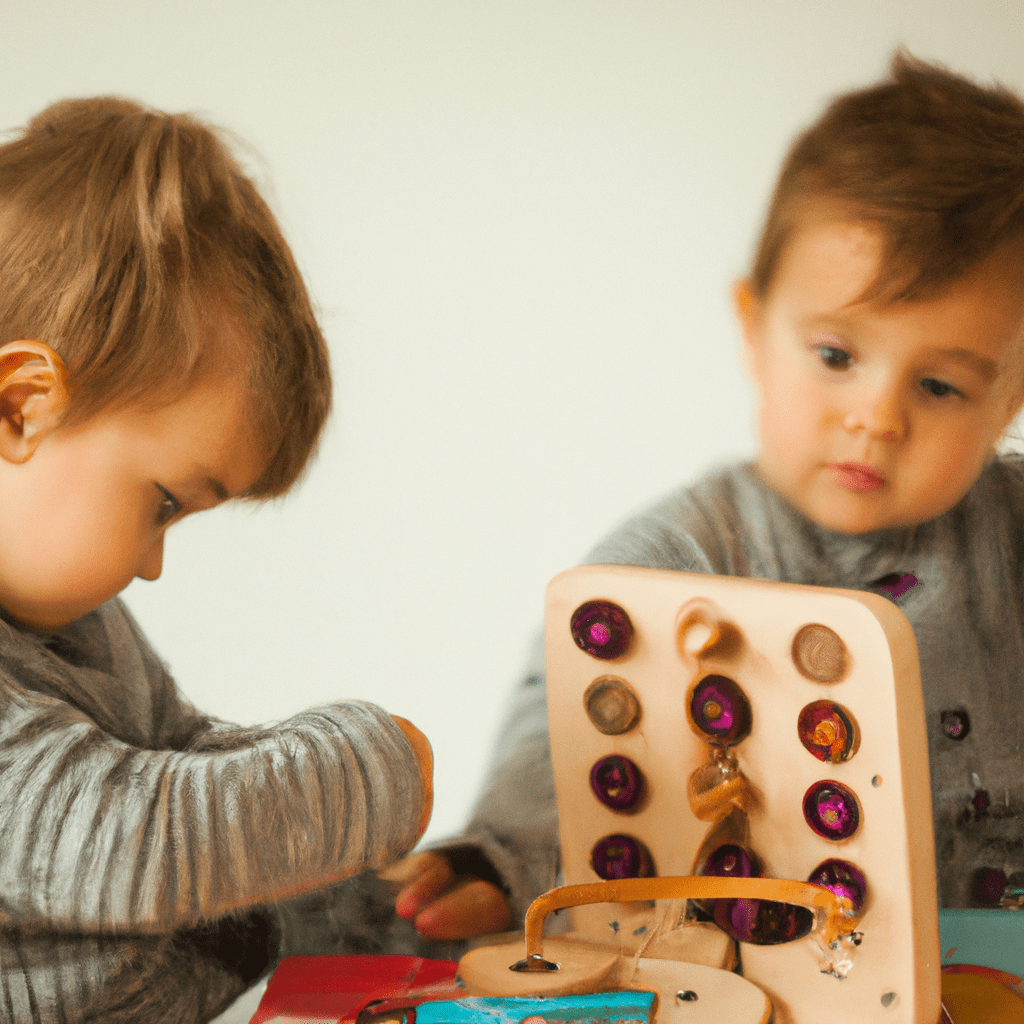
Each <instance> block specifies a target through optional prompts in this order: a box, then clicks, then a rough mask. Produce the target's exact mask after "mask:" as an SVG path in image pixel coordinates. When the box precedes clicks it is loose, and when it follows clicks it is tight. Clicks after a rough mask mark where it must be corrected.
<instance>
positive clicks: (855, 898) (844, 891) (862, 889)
mask: <svg viewBox="0 0 1024 1024" xmlns="http://www.w3.org/2000/svg"><path fill="white" fill-rule="evenodd" d="M807 881H808V882H813V883H814V884H815V885H823V886H824V887H825V888H826V889H831V890H832V892H834V893H835V894H836V895H837V896H845V897H846V898H847V899H848V900H849V901H850V903H851V904H853V913H854V914H859V913H860V910H861V907H863V906H864V899H865V897H866V896H867V891H868V883H867V880H866V879H865V878H864V872H863V871H861V870H860V868H856V867H854V866H853V865H852V864H851V863H850V862H849V861H846V860H826V861H824V862H823V863H821V864H819V865H818V866H817V867H816V868H815V869H814V870H813V871H812V872H811V876H810V878H808V879H807Z"/></svg>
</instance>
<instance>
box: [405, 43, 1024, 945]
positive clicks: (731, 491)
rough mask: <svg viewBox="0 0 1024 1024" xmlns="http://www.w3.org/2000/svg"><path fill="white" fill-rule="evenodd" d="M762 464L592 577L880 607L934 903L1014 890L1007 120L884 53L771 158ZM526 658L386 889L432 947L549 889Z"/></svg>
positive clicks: (1023, 810)
mask: <svg viewBox="0 0 1024 1024" xmlns="http://www.w3.org/2000/svg"><path fill="white" fill-rule="evenodd" d="M735 299H736V308H737V313H738V318H739V323H740V327H741V331H742V335H743V340H744V353H745V356H746V361H747V366H748V370H749V373H750V376H751V377H752V379H753V382H754V385H755V390H756V394H757V400H758V428H759V431H758V432H759V451H758V454H757V457H756V458H755V460H754V461H753V462H751V463H749V464H744V465H739V466H735V467H731V468H727V469H724V470H720V471H718V472H715V473H712V474H711V475H709V476H707V477H706V478H704V479H703V480H701V481H699V482H698V483H696V484H694V485H691V486H688V487H686V488H684V489H683V490H681V491H679V492H677V493H675V494H672V495H670V496H669V497H668V498H666V499H665V500H663V501H662V502H660V503H659V504H657V505H656V506H655V507H654V508H652V509H651V510H649V511H647V512H645V513H642V514H640V515H638V516H637V517H635V518H634V519H632V520H630V521H629V522H627V523H626V524H624V525H623V526H621V527H620V528H618V529H617V530H616V531H614V532H613V533H612V534H611V535H610V536H609V537H608V538H607V539H606V540H605V541H604V542H603V543H602V544H600V545H599V546H598V547H597V548H596V549H595V550H594V551H593V552H591V554H590V556H589V557H588V559H587V561H589V562H592V563H618V564H624V565H641V566H651V567H655V568H662V569H675V570H680V571H686V572H707V573H716V574H721V575H730V576H748V577H757V578H761V579H768V580H780V581H784V582H789V583H801V584H816V585H820V586H828V587H845V588H850V589H858V590H873V591H876V592H878V593H881V594H884V595H886V596H888V597H889V598H891V599H892V600H893V601H894V602H895V603H896V604H897V605H899V606H900V607H901V608H902V610H903V611H904V613H905V614H906V615H907V617H908V619H909V620H910V622H911V624H912V626H913V627H914V631H915V634H916V637H917V642H918V647H919V650H920V657H921V670H922V680H923V686H924V700H925V708H926V713H927V725H928V743H929V758H930V769H931V778H932V789H933V812H934V820H933V821H922V822H921V825H922V827H931V826H932V825H933V824H934V829H935V837H936V844H937V863H938V875H939V888H940V892H939V896H940V904H941V905H943V906H946V907H966V906H995V905H998V904H999V903H1000V902H1001V900H1002V898H1003V896H1004V891H1005V892H1006V893H1007V895H1008V897H1010V898H1013V894H1014V893H1019V892H1020V891H1021V888H1022V884H1024V781H1022V780H1024V773H1022V763H1024V700H1022V694H1024V690H1022V685H1024V684H1022V681H1024V457H1022V456H1020V455H997V445H998V443H999V442H1000V439H1001V438H1002V437H1003V435H1004V433H1005V431H1006V430H1007V428H1008V427H1009V426H1010V424H1011V422H1012V421H1013V419H1014V417H1015V415H1016V414H1017V413H1018V412H1019V410H1020V408H1021V405H1022V402H1024V103H1022V102H1021V100H1020V99H1019V98H1018V97H1017V96H1015V95H1013V94H1012V93H1010V92H1009V91H1007V90H1005V89H1002V88H998V87H992V88H988V87H982V86H979V85H977V84H975V83H973V82H970V81H968V80H966V79H964V78H963V77H961V76H958V75H955V74H953V73H951V72H949V71H947V70H945V69H943V68H940V67H937V66H934V65H929V64H926V63H923V62H920V61H917V60H915V59H913V58H911V57H909V56H908V55H906V54H898V55H897V57H896V58H895V60H894V62H893V66H892V75H891V77H890V78H889V79H888V80H886V81H884V82H882V83H880V84H878V85H876V86H874V87H871V88H868V89H865V90H862V91H858V92H854V93H850V94H848V95H845V96H841V97H840V98H838V99H837V100H836V101H835V102H834V103H832V104H831V105H830V106H829V107H828V109H827V110H826V111H825V113H824V115H823V116H822V117H821V118H820V119H819V120H818V121H817V122H816V123H815V124H813V125H812V126H811V127H810V128H809V129H808V130H807V131H806V132H805V133H804V134H803V135H801V136H800V138H798V139H797V141H796V143H795V145H794V147H793V148H792V150H791V151H790V153H789V156H788V157H787V159H786V161H785V164H784V166H783V169H782V173H781V176H780V179H779V183H778V186H777V189H776V192H775V195H774V198H773V200H772V203H771V206H770V209H769V212H768V217H767V222H766V225H765V228H764V231H763V233H762V237H761V242H760V245H759V247H758V249H757V253H756V256H755V260H754V265H753V269H752V272H751V274H750V276H749V277H748V278H746V279H744V280H742V281H740V282H739V283H738V284H737V285H736V288H735ZM558 848H559V847H558V835H557V815H556V809H555V802H554V787H553V782H552V778H551V767H550V750H549V746H548V736H547V715H546V707H545V694H544V665H543V654H542V651H540V650H539V649H538V654H537V656H536V657H535V658H534V661H533V663H532V664H531V666H530V668H529V669H528V671H527V673H526V674H525V677H524V681H523V683H522V685H521V686H520V687H519V688H518V690H517V691H516V695H515V701H514V705H513V708H512V711H511V713H510V715H509V718H508V720H507V724H506V727H505V729H504V731H503V733H502V736H501V738H500V740H499V745H498V750H497V752H496V754H495V757H494V761H493V768H492V770H491V772H490V774H489V777H488V779H487V781H486V784H485V788H484V792H483V795H482V797H481V799H480V801H479V803H478V806H477V809H476V811H475V813H474V815H473V817H472V820H471V821H470V823H469V825H468V826H467V829H466V831H465V833H464V835H463V836H461V837H459V839H458V840H457V841H454V842H453V843H452V844H450V846H449V848H448V849H447V850H444V849H439V850H437V851H434V852H428V853H424V854H417V855H415V856H414V857H413V858H410V859H409V860H408V861H406V862H404V863H403V864H402V865H400V866H399V867H398V868H397V869H395V870H394V871H393V876H394V877H395V878H398V879H401V882H402V885H403V888H402V890H401V892H400V893H399V895H398V898H397V910H398V913H399V914H400V915H401V916H403V917H405V918H408V919H409V920H411V921H413V922H414V923H415V926H416V928H417V929H418V931H419V932H420V933H421V934H422V935H423V936H426V937H428V938H434V939H454V938H465V937H467V936H471V935H476V934H480V933H485V932H491V931H498V930H501V929H503V928H505V927H508V926H509V925H510V924H515V923H516V922H518V921H521V920H522V916H523V914H524V912H525V909H526V907H527V906H528V905H529V903H530V901H531V900H532V899H533V898H535V897H536V896H537V895H539V894H540V893H541V892H543V891H544V890H545V889H547V888H549V887H551V886H552V885H554V884H555V882H556V876H557V871H558Z"/></svg>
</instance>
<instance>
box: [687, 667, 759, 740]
mask: <svg viewBox="0 0 1024 1024" xmlns="http://www.w3.org/2000/svg"><path fill="white" fill-rule="evenodd" d="M751 718H752V716H751V711H750V701H749V700H747V695H746V694H745V693H744V692H743V691H742V690H741V689H740V687H739V685H738V684H737V683H734V682H733V681H732V680H731V679H729V678H727V677H726V676H705V677H704V678H703V679H701V680H700V681H699V682H698V683H696V685H695V686H694V687H693V692H692V693H691V695H690V719H691V720H692V722H693V724H694V725H695V726H696V727H697V729H698V730H699V731H700V732H702V733H703V734H704V735H705V736H706V737H707V738H708V739H709V740H711V741H712V742H717V743H722V744H725V745H726V746H728V745H730V744H733V743H737V742H739V741H740V740H741V739H743V738H744V737H745V736H746V735H747V734H748V733H749V732H750V725H751Z"/></svg>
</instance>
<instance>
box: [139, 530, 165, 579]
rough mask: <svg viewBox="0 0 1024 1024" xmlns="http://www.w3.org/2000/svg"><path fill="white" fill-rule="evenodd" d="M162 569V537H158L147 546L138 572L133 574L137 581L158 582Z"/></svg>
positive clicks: (161, 535)
mask: <svg viewBox="0 0 1024 1024" xmlns="http://www.w3.org/2000/svg"><path fill="white" fill-rule="evenodd" d="M163 568H164V535H163V533H161V534H160V536H159V537H157V539H156V540H155V541H153V543H152V544H151V545H150V546H149V550H148V551H147V552H146V554H145V557H144V558H143V559H142V564H141V565H140V566H139V569H138V572H136V573H135V575H136V576H138V577H139V579H143V580H158V579H160V573H161V572H163Z"/></svg>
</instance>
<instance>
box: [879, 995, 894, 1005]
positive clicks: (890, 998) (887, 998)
mask: <svg viewBox="0 0 1024 1024" xmlns="http://www.w3.org/2000/svg"><path fill="white" fill-rule="evenodd" d="M895 1002H896V993H895V992H883V993H882V1005H883V1006H892V1005H893V1003H895Z"/></svg>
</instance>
